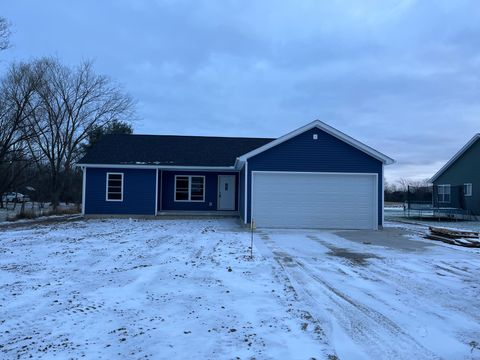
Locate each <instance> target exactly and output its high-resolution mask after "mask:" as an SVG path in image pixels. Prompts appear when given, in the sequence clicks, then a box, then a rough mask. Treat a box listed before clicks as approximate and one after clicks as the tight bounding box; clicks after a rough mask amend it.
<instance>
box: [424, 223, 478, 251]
mask: <svg viewBox="0 0 480 360" xmlns="http://www.w3.org/2000/svg"><path fill="white" fill-rule="evenodd" d="M429 230H430V234H427V235H426V236H425V237H426V238H427V239H430V240H438V241H443V242H444V243H447V244H452V245H459V246H465V247H474V248H480V239H479V233H478V232H475V231H464V230H454V229H447V228H440V227H433V226H430V227H429Z"/></svg>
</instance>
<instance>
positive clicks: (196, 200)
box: [78, 120, 393, 229]
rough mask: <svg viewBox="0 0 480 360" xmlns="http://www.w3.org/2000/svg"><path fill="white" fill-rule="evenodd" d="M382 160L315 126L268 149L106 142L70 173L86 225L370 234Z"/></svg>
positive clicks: (145, 138) (128, 138) (236, 143)
mask: <svg viewBox="0 0 480 360" xmlns="http://www.w3.org/2000/svg"><path fill="white" fill-rule="evenodd" d="M391 163H393V160H392V159H391V158H389V157H388V156H386V155H383V154H382V153H380V152H378V151H376V150H374V149H372V148H370V147H369V146H367V145H365V144H363V143H361V142H359V141H357V140H355V139H353V138H351V137H350V136H348V135H346V134H344V133H342V132H340V131H338V130H336V129H334V128H333V127H331V126H329V125H327V124H325V123H323V122H321V121H318V120H316V121H313V122H311V123H309V124H307V125H305V126H303V127H301V128H299V129H297V130H295V131H292V132H290V133H288V134H286V135H284V136H282V137H280V138H277V139H268V138H231V137H203V136H163V135H107V136H105V137H104V138H102V139H101V140H100V141H99V142H98V143H97V144H96V145H95V146H94V147H93V148H92V149H91V150H90V151H89V152H88V153H87V154H86V156H85V157H84V158H83V159H82V160H81V161H80V163H79V164H78V165H79V166H81V167H82V169H83V213H84V215H85V216H107V215H108V216H110V215H123V216H135V215H137V216H161V215H179V214H185V215H192V214H205V215H233V216H238V217H239V218H240V219H241V221H242V222H243V223H245V224H249V223H250V222H251V221H252V220H253V221H254V222H255V224H256V225H257V226H258V227H279V228H334V229H377V228H378V227H379V226H382V225H383V168H384V165H388V164H391Z"/></svg>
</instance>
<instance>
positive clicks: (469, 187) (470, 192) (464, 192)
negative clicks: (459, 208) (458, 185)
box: [463, 183, 473, 196]
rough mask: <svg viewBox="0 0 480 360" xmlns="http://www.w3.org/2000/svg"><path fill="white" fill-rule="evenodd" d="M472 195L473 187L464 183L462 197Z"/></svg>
mask: <svg viewBox="0 0 480 360" xmlns="http://www.w3.org/2000/svg"><path fill="white" fill-rule="evenodd" d="M465 187H467V190H470V191H465ZM472 193H473V185H472V183H465V184H463V195H464V196H472Z"/></svg>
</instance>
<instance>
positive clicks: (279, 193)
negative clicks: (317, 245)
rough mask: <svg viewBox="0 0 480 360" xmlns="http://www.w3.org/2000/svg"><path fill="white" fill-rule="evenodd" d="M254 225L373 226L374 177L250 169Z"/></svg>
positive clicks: (374, 218)
mask: <svg viewBox="0 0 480 360" xmlns="http://www.w3.org/2000/svg"><path fill="white" fill-rule="evenodd" d="M252 179H253V180H252V219H253V220H254V221H255V223H256V225H257V226H258V227H277V228H323V229H376V228H377V209H378V202H377V199H378V195H377V176H376V175H372V174H352V175H350V174H328V173H313V174H312V173H294V172H289V173H284V172H282V173H277V172H253V177H252Z"/></svg>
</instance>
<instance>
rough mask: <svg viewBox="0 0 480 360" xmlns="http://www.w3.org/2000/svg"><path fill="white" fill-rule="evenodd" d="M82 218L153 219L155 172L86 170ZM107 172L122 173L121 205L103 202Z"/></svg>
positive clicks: (118, 202)
mask: <svg viewBox="0 0 480 360" xmlns="http://www.w3.org/2000/svg"><path fill="white" fill-rule="evenodd" d="M86 171H87V173H86V184H85V189H86V191H85V214H114V215H155V184H156V170H152V169H108V168H87V169H86ZM108 172H114V173H123V174H124V175H123V201H106V178H107V173H108Z"/></svg>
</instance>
